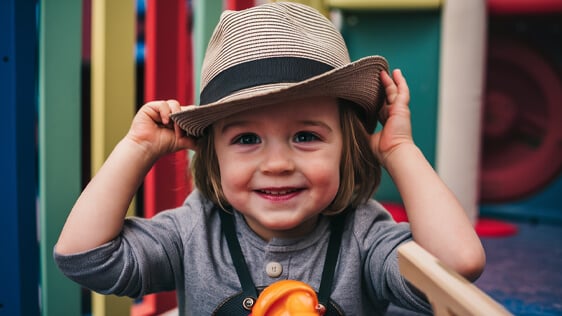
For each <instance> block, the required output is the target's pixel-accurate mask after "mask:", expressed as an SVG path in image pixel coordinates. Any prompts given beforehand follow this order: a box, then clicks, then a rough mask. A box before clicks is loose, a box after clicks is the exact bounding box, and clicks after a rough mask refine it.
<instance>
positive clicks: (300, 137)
mask: <svg viewBox="0 0 562 316" xmlns="http://www.w3.org/2000/svg"><path fill="white" fill-rule="evenodd" d="M318 139H319V138H318V136H316V134H314V133H311V132H299V133H297V134H296V135H295V138H294V141H295V142H296V143H304V142H313V141H316V140H318Z"/></svg>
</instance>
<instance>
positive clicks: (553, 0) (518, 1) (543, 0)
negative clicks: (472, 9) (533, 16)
mask: <svg viewBox="0 0 562 316" xmlns="http://www.w3.org/2000/svg"><path fill="white" fill-rule="evenodd" d="M488 9H489V10H490V12H491V13H497V14H511V13H520V14H525V13H553V12H562V1H560V0H488Z"/></svg>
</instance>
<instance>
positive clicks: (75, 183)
mask: <svg viewBox="0 0 562 316" xmlns="http://www.w3.org/2000/svg"><path fill="white" fill-rule="evenodd" d="M81 17H82V4H81V1H66V0H49V1H42V2H41V8H40V28H39V29H40V39H39V212H40V213H39V216H40V259H41V302H42V315H49V316H58V315H80V313H81V308H80V287H79V286H78V285H77V284H75V283H74V282H72V281H70V280H69V279H67V278H66V277H65V276H63V275H62V273H61V272H60V271H59V270H58V268H57V267H56V266H55V263H54V261H53V255H52V253H53V247H54V245H55V243H56V241H57V239H58V236H59V233H60V231H61V229H62V226H63V225H64V222H65V220H66V217H67V215H68V213H69V212H70V209H71V208H72V206H73V204H74V201H75V200H76V198H77V197H78V195H79V193H80V189H81V180H80V177H81V162H80V159H81V154H80V153H81V146H80V139H81V127H80V122H81V116H80V106H81V105H80V104H81V103H80V102H81V101H80V65H81V30H82V25H81Z"/></svg>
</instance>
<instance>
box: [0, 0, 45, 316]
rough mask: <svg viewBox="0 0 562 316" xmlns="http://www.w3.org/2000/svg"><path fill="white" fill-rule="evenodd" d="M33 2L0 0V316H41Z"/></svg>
mask: <svg viewBox="0 0 562 316" xmlns="http://www.w3.org/2000/svg"><path fill="white" fill-rule="evenodd" d="M35 14H36V1H33V0H2V1H0V95H1V96H2V112H3V115H1V116H0V135H2V136H1V137H2V138H1V139H2V142H1V144H0V145H1V148H2V154H1V155H0V175H1V176H0V192H1V193H0V194H1V197H0V201H2V221H0V240H1V241H2V243H0V253H1V254H2V260H0V315H10V316H12V315H14V316H17V315H37V314H39V296H38V292H39V291H38V243H37V228H36V207H35V205H36V196H37V194H36V193H37V181H36V171H37V168H36V141H35V139H36V138H35V130H36V108H37V97H36V95H37V94H36V84H35V78H36V65H37V55H36V54H37V34H36V27H35V26H36V24H35V21H36V15H35Z"/></svg>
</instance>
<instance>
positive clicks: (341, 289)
mask: <svg viewBox="0 0 562 316" xmlns="http://www.w3.org/2000/svg"><path fill="white" fill-rule="evenodd" d="M235 222H236V224H235V225H236V231H237V235H238V239H239V241H240V245H241V248H242V251H243V253H244V257H245V259H246V262H247V264H248V267H249V270H250V272H251V274H252V279H253V281H254V283H255V285H256V286H257V287H261V286H267V285H269V284H271V283H273V282H275V281H278V280H281V279H294V280H300V281H303V282H306V283H308V284H310V285H311V286H312V287H313V288H315V289H316V290H318V287H319V285H320V279H321V274H322V270H323V268H324V267H323V264H324V259H325V255H326V251H327V247H328V239H329V238H328V237H329V231H330V226H329V219H328V218H326V217H322V218H321V219H320V221H319V223H318V225H317V227H316V228H315V230H314V231H313V232H312V233H311V234H309V235H308V236H306V237H304V238H299V239H290V240H288V239H272V240H270V241H269V242H267V241H264V240H263V239H261V238H260V237H259V236H258V235H256V234H255V233H254V232H253V231H252V230H251V229H250V228H249V227H248V226H247V224H246V222H245V221H244V219H243V217H242V216H241V215H240V214H239V213H235ZM411 238H412V235H411V232H410V230H409V225H408V224H406V223H400V224H397V223H395V222H394V221H393V220H392V218H391V217H390V215H389V214H388V213H387V212H386V211H385V210H384V208H383V207H382V206H381V205H380V204H378V203H377V202H375V201H369V202H368V203H367V204H366V205H363V206H361V207H359V208H358V209H357V210H355V211H353V212H352V213H350V215H348V216H347V219H346V223H345V230H344V233H343V236H342V244H341V251H340V257H339V260H338V264H337V267H336V272H335V277H334V283H333V290H332V294H331V299H332V300H333V301H335V302H336V303H337V304H338V305H339V306H340V307H342V309H343V310H344V311H345V313H346V315H379V314H384V312H385V311H386V309H387V306H388V304H389V302H393V303H395V304H396V305H399V306H402V307H406V308H409V309H412V310H417V311H424V312H430V308H429V305H428V304H427V302H425V301H424V300H423V299H421V298H420V297H419V296H418V295H416V294H415V293H414V292H412V290H411V289H410V287H409V286H408V285H407V283H406V281H405V280H404V279H403V278H402V276H401V275H400V272H399V269H398V258H397V253H396V248H397V246H398V245H400V244H401V243H403V242H406V241H408V240H411ZM54 258H55V260H56V263H57V264H58V266H59V268H60V269H61V271H62V272H63V273H64V274H65V275H66V276H68V277H69V278H71V279H72V280H74V281H76V282H78V283H79V284H81V285H83V286H85V287H87V288H90V289H92V290H94V291H97V292H100V293H103V294H116V295H126V296H130V297H140V296H142V295H145V294H149V293H154V292H158V291H167V290H174V289H175V290H177V295H178V307H179V312H180V315H210V314H211V313H212V311H213V310H214V309H215V308H216V307H217V306H218V305H219V303H220V302H222V301H223V300H224V299H226V298H227V297H229V296H232V295H234V294H235V293H237V292H239V291H240V290H241V287H240V282H239V280H238V276H237V274H236V271H235V268H234V266H233V264H232V259H231V257H230V253H229V250H228V246H227V244H226V239H225V236H224V235H223V234H222V229H221V223H220V217H219V214H218V211H216V210H214V209H213V205H212V203H211V202H210V201H208V200H206V199H205V198H204V197H203V196H202V195H201V194H200V193H199V192H198V191H194V192H193V193H192V194H190V196H189V197H188V199H187V200H186V202H185V203H184V205H182V206H181V207H179V208H177V209H174V210H169V211H164V212H161V213H159V214H158V215H157V216H155V217H154V218H152V219H142V218H129V219H127V220H126V221H125V226H124V228H123V231H122V233H121V235H120V236H119V237H117V238H116V239H114V240H112V241H111V242H109V243H107V244H104V245H102V246H100V247H98V248H96V249H93V250H90V251H87V252H84V253H79V254H74V255H67V256H63V255H60V254H57V253H55V254H54ZM272 262H274V263H279V264H280V266H281V268H282V273H281V275H280V276H278V277H271V276H269V275H268V273H267V271H266V265H267V264H268V263H272Z"/></svg>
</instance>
